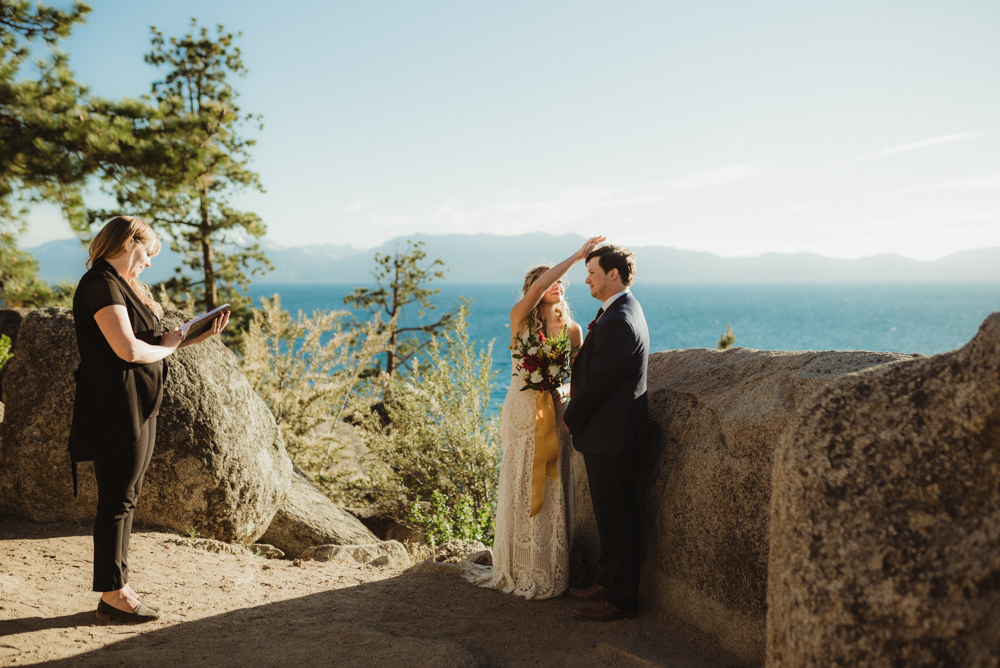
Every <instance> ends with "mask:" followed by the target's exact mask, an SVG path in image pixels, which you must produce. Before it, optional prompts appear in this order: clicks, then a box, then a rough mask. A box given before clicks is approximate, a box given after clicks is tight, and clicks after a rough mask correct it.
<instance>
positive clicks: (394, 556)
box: [302, 540, 410, 568]
mask: <svg viewBox="0 0 1000 668" xmlns="http://www.w3.org/2000/svg"><path fill="white" fill-rule="evenodd" d="M302 558H303V559H315V560H316V561H346V562H352V563H357V564H370V565H372V566H389V567H392V568H409V566H410V555H409V554H407V552H406V548H405V547H403V544H402V543H400V542H399V541H395V540H386V541H382V542H381V543H373V544H371V545H316V546H315V547H310V548H309V549H308V550H305V551H304V552H303V553H302Z"/></svg>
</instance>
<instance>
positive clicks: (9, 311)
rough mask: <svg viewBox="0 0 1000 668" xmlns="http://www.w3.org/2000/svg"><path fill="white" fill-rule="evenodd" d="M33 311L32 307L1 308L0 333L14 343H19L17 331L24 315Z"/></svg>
mask: <svg viewBox="0 0 1000 668" xmlns="http://www.w3.org/2000/svg"><path fill="white" fill-rule="evenodd" d="M31 311H32V309H30V308H0V334H4V335H6V336H7V338H9V339H10V342H11V343H12V344H14V343H17V332H18V330H19V329H21V323H22V322H24V316H26V315H28V314H29V313H31Z"/></svg>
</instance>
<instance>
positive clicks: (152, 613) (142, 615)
mask: <svg viewBox="0 0 1000 668" xmlns="http://www.w3.org/2000/svg"><path fill="white" fill-rule="evenodd" d="M97 618H98V619H100V620H102V621H105V622H110V621H111V620H112V619H117V620H118V621H120V622H128V623H129V624H142V623H144V622H151V621H153V620H154V619H159V618H160V611H159V610H153V609H152V608H151V607H149V606H148V605H146V604H145V603H140V604H139V607H138V608H136V609H135V610H133V611H132V612H125V611H124V610H119V609H118V608H116V607H114V606H112V605H109V604H107V603H105V602H104V599H101V600H100V602H98V604H97Z"/></svg>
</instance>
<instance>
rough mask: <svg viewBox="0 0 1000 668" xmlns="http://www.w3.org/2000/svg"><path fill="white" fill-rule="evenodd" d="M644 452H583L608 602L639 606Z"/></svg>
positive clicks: (631, 607)
mask: <svg viewBox="0 0 1000 668" xmlns="http://www.w3.org/2000/svg"><path fill="white" fill-rule="evenodd" d="M641 458H642V457H641V455H639V454H633V455H584V456H583V459H584V462H585V463H586V466H587V478H588V480H589V482H590V497H591V500H592V502H593V504H594V516H595V518H596V520H597V533H598V535H599V537H600V541H601V560H600V565H601V573H600V575H598V576H597V582H598V583H599V584H601V585H603V586H604V587H607V588H608V589H609V590H610V591H609V593H608V596H607V600H608V602H609V603H611V604H612V605H614V606H615V607H617V608H622V609H624V610H635V609H637V608H638V607H639V549H640V547H639V508H638V505H637V504H636V500H635V492H636V481H637V480H638V478H639V467H640V464H641Z"/></svg>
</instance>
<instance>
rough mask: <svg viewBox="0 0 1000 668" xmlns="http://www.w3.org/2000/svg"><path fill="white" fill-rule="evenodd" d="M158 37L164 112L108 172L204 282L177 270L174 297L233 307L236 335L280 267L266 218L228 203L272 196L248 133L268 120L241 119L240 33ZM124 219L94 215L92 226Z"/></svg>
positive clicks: (156, 93) (127, 208) (153, 60)
mask: <svg viewBox="0 0 1000 668" xmlns="http://www.w3.org/2000/svg"><path fill="white" fill-rule="evenodd" d="M152 33H153V38H152V45H153V49H152V51H151V52H150V53H149V54H148V55H146V57H145V60H146V62H147V63H150V64H152V65H155V66H157V67H163V68H166V76H165V77H164V78H163V79H162V80H160V81H157V82H155V83H154V84H153V86H152V93H151V101H152V102H153V103H154V104H155V106H156V110H157V111H156V115H155V117H154V118H153V119H152V121H151V123H150V126H149V128H148V131H147V132H145V133H144V134H143V135H142V139H143V143H142V144H141V145H140V146H139V147H138V148H137V149H136V150H135V151H134V152H133V153H132V154H131V155H130V156H127V159H125V160H123V161H122V162H123V163H124V164H117V165H109V166H108V168H107V171H106V173H105V176H106V177H107V178H108V182H109V183H110V184H111V185H110V186H109V190H110V191H111V192H112V193H113V194H114V196H115V197H116V199H117V201H118V205H119V208H120V210H121V211H122V212H131V213H135V214H136V215H139V216H140V217H142V218H143V219H144V220H146V221H147V222H149V223H150V224H151V225H152V226H153V227H154V228H156V229H158V230H160V231H162V232H165V233H166V235H167V237H168V238H169V239H170V242H171V247H172V248H173V250H175V251H176V252H179V253H181V254H182V255H183V257H184V264H185V265H186V267H188V268H189V269H191V270H192V271H193V273H194V275H195V276H196V277H197V278H191V277H190V276H187V275H184V273H183V271H182V269H181V268H178V269H177V272H178V275H177V276H176V277H175V278H173V279H171V280H170V281H168V282H167V285H166V288H167V290H168V292H169V293H170V294H171V296H178V295H181V294H184V293H188V294H193V295H194V298H195V300H196V301H197V302H199V303H200V305H201V306H202V307H203V308H204V309H205V310H211V309H213V308H215V307H216V306H217V305H219V304H220V303H222V302H229V303H230V304H231V307H232V309H233V311H234V316H235V317H236V322H235V323H234V326H232V327H230V328H229V329H231V330H232V331H233V332H236V331H238V330H239V329H240V328H241V326H242V325H243V324H244V322H241V320H243V321H245V320H246V318H247V317H249V316H248V314H249V307H250V306H251V304H252V300H251V299H250V298H249V297H248V296H247V294H246V291H247V289H248V288H249V285H250V275H251V274H258V273H263V272H264V271H266V270H269V269H270V268H271V264H270V262H269V261H268V260H267V258H266V257H265V256H264V253H263V251H262V250H261V248H260V244H259V243H258V242H257V241H256V240H257V239H259V238H260V237H262V236H263V235H264V233H265V231H266V227H265V225H264V223H263V221H261V219H260V217H259V216H257V215H256V214H254V213H251V212H243V211H237V210H236V209H234V208H233V207H232V206H230V204H229V200H230V198H231V196H232V195H233V194H234V193H235V192H237V191H239V190H241V189H245V188H249V189H252V190H257V191H260V192H263V191H264V190H263V188H262V186H261V184H260V180H259V178H258V175H257V174H256V173H255V172H253V171H251V170H250V169H249V168H248V165H249V162H250V154H249V149H250V148H251V147H252V146H253V145H254V143H255V142H254V140H253V139H247V138H245V137H244V136H243V135H242V134H241V131H242V130H243V127H244V125H246V124H252V125H254V126H256V127H258V128H262V127H263V125H262V123H261V118H260V116H254V115H244V114H242V112H241V110H240V108H239V106H238V105H237V97H238V94H237V92H236V91H235V90H234V89H233V87H232V85H231V84H230V79H231V78H232V77H233V76H244V75H245V74H246V68H245V67H244V65H243V61H242V59H241V56H240V50H239V48H238V47H237V46H235V44H234V40H235V38H236V35H233V34H232V33H229V32H226V31H225V29H224V28H223V26H221V25H220V26H218V27H217V32H216V34H215V35H214V36H212V35H210V33H209V31H208V29H206V28H199V27H198V25H197V21H196V20H194V19H192V22H191V31H190V32H189V33H188V34H187V35H185V36H183V37H180V38H176V37H171V38H169V39H167V38H165V37H164V35H163V33H162V32H160V31H159V30H157V29H156V28H155V27H154V28H153V29H152ZM116 213H117V211H94V212H91V218H90V224H91V225H97V224H99V223H100V222H101V221H103V220H104V219H106V218H108V217H110V216H111V215H114V214H116ZM248 272H249V273H248ZM197 279H200V280H197Z"/></svg>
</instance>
